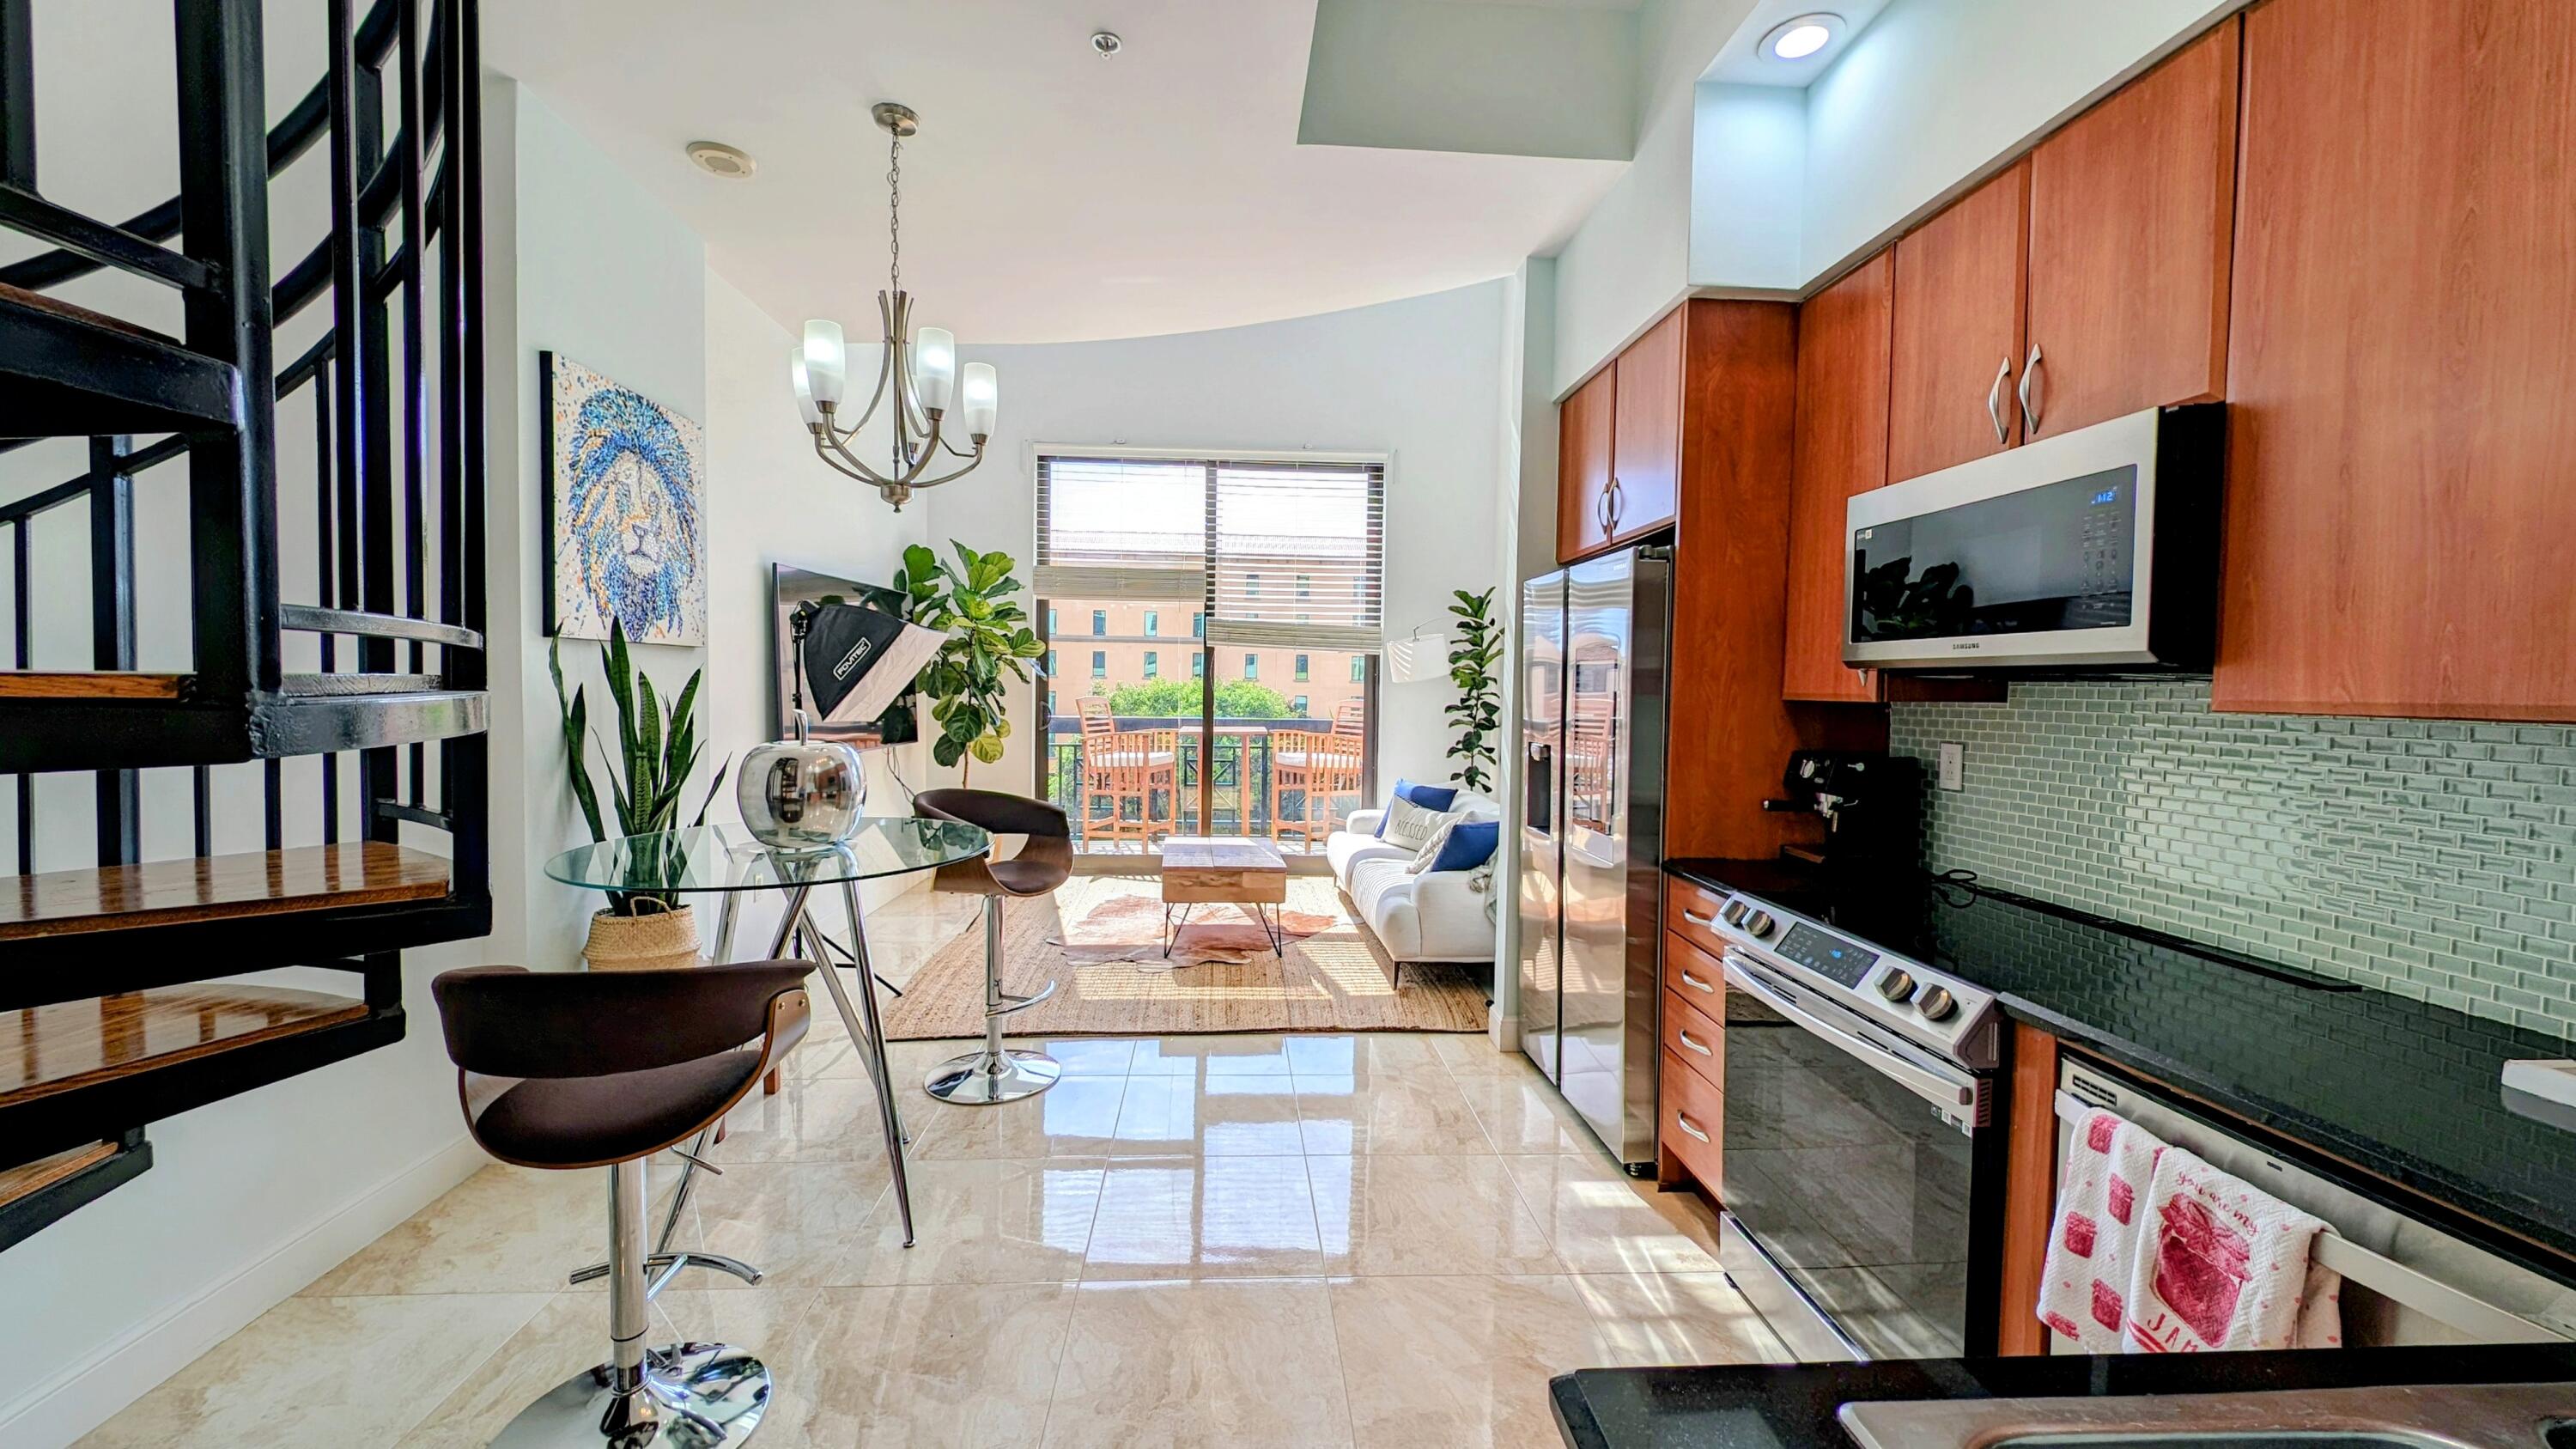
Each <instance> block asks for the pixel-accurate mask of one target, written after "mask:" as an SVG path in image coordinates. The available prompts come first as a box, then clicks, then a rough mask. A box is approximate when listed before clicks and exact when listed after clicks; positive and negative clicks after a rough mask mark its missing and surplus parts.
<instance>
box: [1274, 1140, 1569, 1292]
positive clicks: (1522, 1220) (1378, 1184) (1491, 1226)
mask: <svg viewBox="0 0 2576 1449" xmlns="http://www.w3.org/2000/svg"><path fill="white" fill-rule="evenodd" d="M1503 1161H1504V1159H1502V1158H1499V1157H1397V1156H1373V1157H1309V1158H1307V1159H1306V1176H1307V1178H1308V1180H1309V1181H1311V1182H1312V1183H1313V1184H1314V1191H1315V1220H1316V1226H1317V1229H1318V1231H1319V1232H1320V1234H1321V1237H1322V1244H1323V1251H1324V1267H1325V1271H1327V1272H1330V1273H1337V1274H1358V1275H1363V1276H1376V1275H1380V1274H1465V1273H1562V1272H1564V1271H1565V1269H1564V1268H1563V1267H1562V1266H1561V1265H1560V1264H1559V1263H1558V1261H1557V1257H1556V1254H1555V1253H1554V1251H1552V1250H1551V1249H1550V1248H1549V1246H1548V1240H1547V1233H1546V1231H1545V1230H1544V1229H1543V1228H1541V1227H1540V1226H1539V1222H1538V1219H1537V1218H1536V1217H1534V1216H1533V1215H1532V1214H1531V1213H1530V1210H1529V1209H1528V1208H1527V1207H1526V1206H1524V1205H1523V1204H1522V1202H1521V1195H1520V1193H1519V1192H1517V1191H1516V1190H1514V1188H1513V1185H1512V1180H1511V1178H1510V1176H1509V1175H1508V1174H1506V1173H1505V1172H1504V1170H1503Z"/></svg>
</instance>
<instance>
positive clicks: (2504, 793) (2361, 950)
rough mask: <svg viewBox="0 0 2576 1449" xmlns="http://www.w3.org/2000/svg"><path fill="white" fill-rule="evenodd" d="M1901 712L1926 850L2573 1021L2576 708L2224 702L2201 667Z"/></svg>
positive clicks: (2079, 895)
mask: <svg viewBox="0 0 2576 1449" xmlns="http://www.w3.org/2000/svg"><path fill="white" fill-rule="evenodd" d="M1890 713H1891V717H1892V726H1891V731H1890V739H1891V746H1892V748H1893V749H1895V750H1896V752H1898V753H1900V754H1906V755H1912V756H1914V757H1916V758H1918V759H1920V760H1922V761H1923V777H1924V794H1925V797H1926V808H1925V810H1924V829H1923V855H1924V863H1925V864H1926V865H1927V866H1930V867H1931V868H1933V869H1936V870H1952V869H1965V870H1973V871H1975V872H1977V873H1978V876H1979V878H1980V879H1982V880H1984V881H1986V882H1988V883H1991V884H1994V885H2000V886H2003V887H2005V888H2007V889H2010V890H2017V891H2021V892H2024V893H2026V894H2029V895H2034V896H2039V897H2042V898H2044V899H2047V900H2053V901H2058V902H2062V903H2064V904H2066V905H2070V906H2075V907H2077V908H2079V909H2083V910H2089V911H2094V912H2097V913H2099V914H2101V915H2105V916H2110V917H2112V918H2114V919H2117V920H2123V921H2129V922H2133V923H2135V924H2138V925H2142V926H2150V927H2153V928H2155V929H2158V930H2163V931H2170V932H2172V933H2174V934H2175V935H2178V936H2184V937H2188V938H2190V939H2192V940H2196V941H2203V942H2208V943H2210V944H2213V945H2223V946H2228V947H2232V948H2234V949H2237V950H2240V951H2244V952H2246V953H2247V954H2250V955H2254V956H2259V957H2263V958H2266V959H2270V960H2275V961H2279V962H2282V963H2284V964H2286V965H2291V966H2302V967H2306V968H2308V969H2310V970H2314V971H2318V972H2322V973H2324V974H2326V975H2330V976H2337V977H2342V978H2345V979H2348V980H2351V981H2355V982H2358V983H2362V984H2364V985H2369V986H2374V987H2378V988H2380V989H2382V990H2386V991H2393V992H2396V993H2398V994H2399V995H2402V996H2409V997H2414V998H2416V999H2418V1000H2423V1001H2432V1002H2436V1003H2439V1004H2441V1005H2444V1006H2449V1007H2453V1008H2456V1009H2459V1010H2462V1011H2467V1012H2471V1013H2474V1014H2476V1015H2479V1016H2484V1017H2491V1018H2495V1019H2497V1020H2502V1021H2510V1022H2513V1023H2515V1024H2517V1025H2520V1026H2525V1027H2529V1028H2532V1029H2534V1030H2538V1031H2546V1032H2551V1033H2554V1034H2557V1035H2560V1036H2567V1037H2576V727H2570V726H2562V725H2510V724H2470V723H2453V722H2449V721H2438V720H2389V719H2337V718H2315V717H2308V716H2295V715H2248V714H2218V713H2213V712H2212V711H2211V710H2210V707H2209V682H2208V681H2207V680H2171V681H2163V680H2160V681H2153V682H2144V683H2136V682H2120V683H2092V682H2084V683H2052V684H2018V685H2015V686H2014V687H2013V691H2012V699H2011V702H2010V703H2008V704H2000V705H1996V704H1900V705H1895V706H1892V707H1891V711H1890ZM1944 740H1955V741H1958V742H1960V743H1962V744H1964V745H1965V746H1967V774H1966V788H1965V789H1962V790H1957V791H1945V790H1942V789H1939V788H1938V787H1937V785H1936V784H1935V783H1934V780H1935V776H1936V774H1937V756H1938V751H1939V746H1940V743H1941V742H1942V741H1944Z"/></svg>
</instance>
